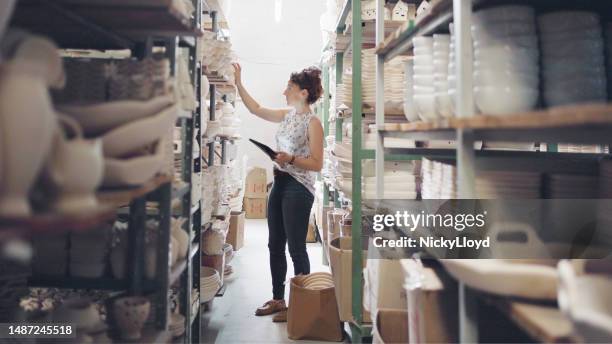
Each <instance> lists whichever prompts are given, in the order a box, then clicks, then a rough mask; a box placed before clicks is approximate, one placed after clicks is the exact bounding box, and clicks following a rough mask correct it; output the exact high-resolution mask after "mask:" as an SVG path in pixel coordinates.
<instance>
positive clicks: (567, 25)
mask: <svg viewBox="0 0 612 344" xmlns="http://www.w3.org/2000/svg"><path fill="white" fill-rule="evenodd" d="M538 27H539V29H540V40H541V49H542V65H543V74H542V75H543V77H544V101H545V102H546V105H549V106H557V105H566V104H575V103H584V102H603V101H605V100H606V99H607V88H606V66H605V59H604V41H603V37H602V29H601V22H600V19H599V15H598V14H597V13H594V12H585V11H560V12H552V13H548V14H544V15H541V16H540V17H538Z"/></svg>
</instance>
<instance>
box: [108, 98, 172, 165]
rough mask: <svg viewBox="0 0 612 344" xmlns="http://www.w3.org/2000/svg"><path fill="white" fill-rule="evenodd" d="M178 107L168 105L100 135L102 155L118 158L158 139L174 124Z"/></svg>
mask: <svg viewBox="0 0 612 344" xmlns="http://www.w3.org/2000/svg"><path fill="white" fill-rule="evenodd" d="M177 115H178V107H177V106H176V105H173V106H170V107H168V108H166V109H164V110H162V111H161V112H159V113H158V114H156V115H154V116H150V117H147V118H143V119H140V120H137V121H133V122H130V123H128V124H126V125H123V126H120V127H118V128H115V129H113V130H111V131H109V132H108V133H106V134H104V136H102V144H103V150H104V156H105V157H109V158H119V157H123V156H126V155H129V154H131V153H133V152H135V151H138V150H140V149H142V148H143V147H146V146H147V145H150V144H152V143H153V142H156V141H158V140H159V139H160V138H161V137H162V136H163V135H165V134H166V133H167V131H168V128H169V127H170V126H172V124H174V122H175V121H176V117H177Z"/></svg>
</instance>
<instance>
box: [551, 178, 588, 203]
mask: <svg viewBox="0 0 612 344" xmlns="http://www.w3.org/2000/svg"><path fill="white" fill-rule="evenodd" d="M547 191H548V196H549V197H550V198H553V199H573V198H576V199H596V198H598V193H599V180H598V178H597V177H595V176H588V175H572V174H551V175H549V178H548V185H547Z"/></svg>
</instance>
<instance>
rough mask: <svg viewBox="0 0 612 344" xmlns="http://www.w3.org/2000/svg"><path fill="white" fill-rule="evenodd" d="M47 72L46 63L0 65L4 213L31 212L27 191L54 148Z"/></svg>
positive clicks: (0, 184)
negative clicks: (45, 73)
mask: <svg viewBox="0 0 612 344" xmlns="http://www.w3.org/2000/svg"><path fill="white" fill-rule="evenodd" d="M44 72H45V66H44V65H39V64H33V63H28V62H11V63H7V64H4V65H2V66H1V67H0V128H1V129H0V131H1V132H2V133H1V134H0V215H2V216H28V215H29V214H30V212H31V209H30V205H29V203H28V193H29V191H30V188H31V186H32V184H33V182H34V180H35V178H36V177H37V175H38V173H39V172H40V170H41V169H42V167H43V164H44V161H45V159H46V157H47V155H48V153H49V150H50V147H51V143H52V140H53V133H54V132H55V128H56V121H55V116H54V114H53V111H52V105H51V100H50V98H49V93H48V89H47V86H48V84H47V81H46V80H45V78H44V76H43V75H42V74H43V73H44ZM24 95H27V96H24Z"/></svg>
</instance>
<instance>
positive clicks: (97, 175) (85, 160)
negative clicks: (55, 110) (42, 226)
mask: <svg viewBox="0 0 612 344" xmlns="http://www.w3.org/2000/svg"><path fill="white" fill-rule="evenodd" d="M58 118H59V120H60V123H61V124H62V125H61V126H60V130H58V134H57V135H56V139H55V145H54V148H53V151H52V152H51V155H50V158H49V161H48V164H47V171H46V172H47V175H48V177H49V180H50V181H51V183H52V184H53V185H54V187H55V189H56V191H57V195H56V196H57V197H56V199H55V202H54V203H53V204H52V205H51V206H52V208H53V209H54V210H55V211H58V212H61V213H77V212H82V211H87V210H92V209H95V208H96V207H97V206H98V202H97V200H96V196H95V190H96V189H97V188H98V186H99V185H100V183H101V182H102V173H103V171H104V161H103V156H102V142H101V141H100V140H99V139H96V140H85V139H83V132H82V130H81V127H80V126H79V124H78V123H77V122H76V121H75V120H74V119H72V118H70V117H66V116H64V115H59V114H58Z"/></svg>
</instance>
